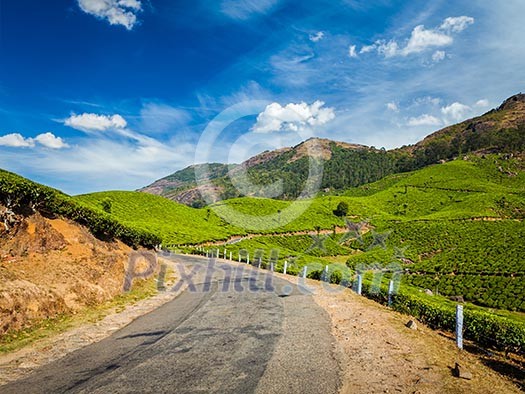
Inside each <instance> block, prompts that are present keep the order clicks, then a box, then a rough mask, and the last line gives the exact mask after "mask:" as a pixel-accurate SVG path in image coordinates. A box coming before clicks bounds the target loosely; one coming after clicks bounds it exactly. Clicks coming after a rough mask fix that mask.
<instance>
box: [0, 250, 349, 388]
mask: <svg viewBox="0 0 525 394" xmlns="http://www.w3.org/2000/svg"><path fill="white" fill-rule="evenodd" d="M170 259H171V261H172V262H173V264H174V266H176V267H177V268H176V269H177V270H179V272H177V275H178V276H179V277H181V278H182V280H183V281H184V282H185V283H186V284H187V285H188V289H187V290H186V291H184V292H183V293H182V294H181V295H180V296H178V297H177V298H175V299H174V300H173V301H170V302H168V303H167V304H165V305H163V306H162V307H160V308H158V309H156V310H155V311H153V312H151V313H149V314H147V315H144V316H142V317H140V318H138V319H136V320H135V321H133V322H132V323H131V324H129V325H128V326H126V327H124V328H123V329H121V330H119V331H117V332H116V333H114V334H113V335H112V336H110V337H108V338H106V339H104V340H102V341H100V342H98V343H95V344H93V345H90V346H87V347H85V348H83V349H80V350H78V351H75V352H73V353H71V354H69V355H66V356H65V357H64V358H62V359H60V360H58V361H55V362H53V363H51V364H48V365H46V366H44V367H41V368H39V369H38V370H36V371H35V373H34V374H32V375H30V376H29V377H27V378H24V379H22V380H19V381H16V382H13V383H11V384H8V385H5V386H1V387H0V393H17V394H18V393H24V394H29V393H104V394H105V393H149V392H156V393H243V394H244V393H302V394H308V393H327V394H329V393H336V392H338V390H339V388H340V386H341V381H340V375H341V371H340V365H339V362H338V359H337V356H336V352H335V340H334V338H333V337H332V336H331V334H330V332H331V325H330V320H329V317H328V315H327V314H326V312H325V311H324V309H322V308H320V307H319V306H318V305H317V304H315V302H314V301H313V298H312V296H311V295H309V294H308V292H306V291H304V289H301V288H299V287H297V286H296V285H293V284H291V283H289V282H287V281H284V280H282V279H278V278H275V277H273V276H271V275H270V274H269V273H268V271H261V270H256V269H253V270H252V269H251V268H249V267H248V266H246V265H240V264H239V265H236V264H234V265H230V264H227V263H219V262H216V261H214V260H205V259H202V258H197V257H188V256H172V257H170ZM167 291H171V289H168V290H167Z"/></svg>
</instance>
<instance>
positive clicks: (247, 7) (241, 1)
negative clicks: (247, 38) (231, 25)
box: [220, 0, 279, 20]
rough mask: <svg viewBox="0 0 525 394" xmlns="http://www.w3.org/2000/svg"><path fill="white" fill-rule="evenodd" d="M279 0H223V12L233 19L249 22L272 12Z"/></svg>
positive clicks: (221, 6)
mask: <svg viewBox="0 0 525 394" xmlns="http://www.w3.org/2000/svg"><path fill="white" fill-rule="evenodd" d="M278 3H279V0H222V2H221V5H220V8H221V11H222V12H223V13H224V14H226V15H227V16H229V17H230V18H233V19H239V20H247V19H250V18H252V17H254V16H257V15H263V14H266V13H268V12H270V11H271V10H272V9H273V8H274V7H275V6H276V5H277V4H278Z"/></svg>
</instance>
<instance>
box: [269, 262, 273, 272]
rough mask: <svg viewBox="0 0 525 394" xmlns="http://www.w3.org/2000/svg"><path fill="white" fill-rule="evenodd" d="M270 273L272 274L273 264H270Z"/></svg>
mask: <svg viewBox="0 0 525 394" xmlns="http://www.w3.org/2000/svg"><path fill="white" fill-rule="evenodd" d="M270 271H271V272H273V262H271V263H270Z"/></svg>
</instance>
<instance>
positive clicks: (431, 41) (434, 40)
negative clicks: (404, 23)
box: [400, 25, 454, 56]
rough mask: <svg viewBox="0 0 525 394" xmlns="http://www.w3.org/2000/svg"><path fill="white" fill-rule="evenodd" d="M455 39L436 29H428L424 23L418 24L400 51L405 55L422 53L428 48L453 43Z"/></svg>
mask: <svg viewBox="0 0 525 394" xmlns="http://www.w3.org/2000/svg"><path fill="white" fill-rule="evenodd" d="M453 42H454V39H453V38H452V37H451V36H449V35H446V34H443V33H440V32H438V31H435V30H426V29H425V27H424V26H423V25H419V26H416V27H415V28H414V30H413V31H412V35H411V36H410V39H409V40H408V43H407V45H406V47H405V48H403V49H402V50H401V51H400V54H401V55H403V56H407V55H410V54H412V53H420V52H423V51H424V50H426V49H427V48H432V47H444V46H448V45H450V44H452V43H453Z"/></svg>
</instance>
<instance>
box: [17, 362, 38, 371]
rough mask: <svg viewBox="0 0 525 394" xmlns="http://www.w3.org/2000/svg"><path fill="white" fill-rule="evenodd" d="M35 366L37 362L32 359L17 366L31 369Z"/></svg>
mask: <svg viewBox="0 0 525 394" xmlns="http://www.w3.org/2000/svg"><path fill="white" fill-rule="evenodd" d="M36 367H38V364H36V363H34V362H32V361H26V362H24V363H22V364H20V365H19V366H18V368H22V369H32V368H36Z"/></svg>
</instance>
